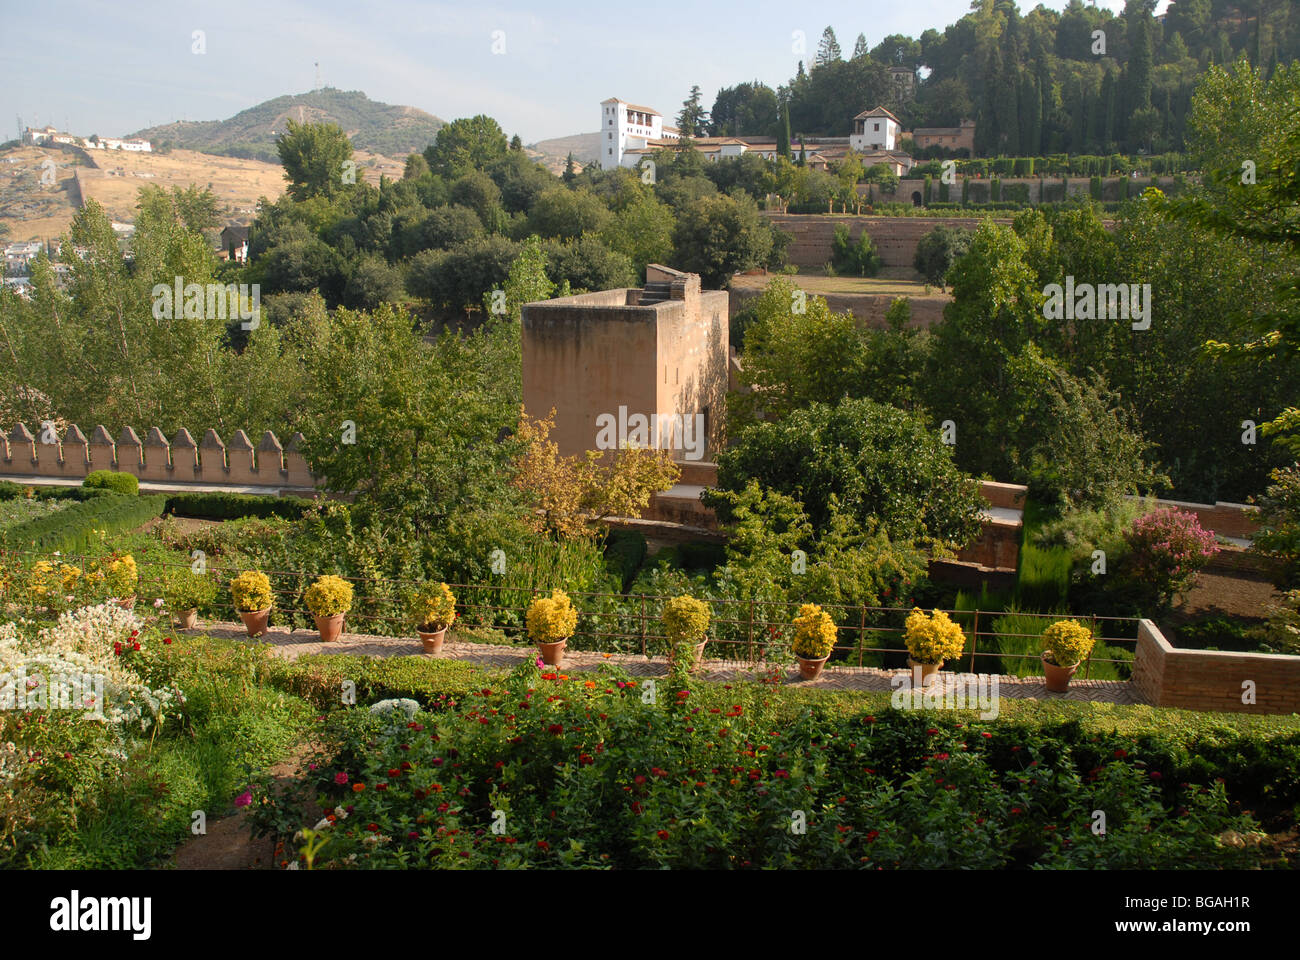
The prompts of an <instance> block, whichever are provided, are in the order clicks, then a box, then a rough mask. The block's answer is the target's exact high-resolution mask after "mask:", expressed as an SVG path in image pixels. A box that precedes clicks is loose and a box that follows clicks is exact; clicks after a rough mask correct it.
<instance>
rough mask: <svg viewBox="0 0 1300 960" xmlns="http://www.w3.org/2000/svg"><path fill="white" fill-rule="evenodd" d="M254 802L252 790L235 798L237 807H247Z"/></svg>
mask: <svg viewBox="0 0 1300 960" xmlns="http://www.w3.org/2000/svg"><path fill="white" fill-rule="evenodd" d="M252 802H253V794H252V791H250V790H245V791H244V792H243V793H241V794H240V795H239V796H237V797H235V806H237V807H246V806H248V805H249V804H250V803H252Z"/></svg>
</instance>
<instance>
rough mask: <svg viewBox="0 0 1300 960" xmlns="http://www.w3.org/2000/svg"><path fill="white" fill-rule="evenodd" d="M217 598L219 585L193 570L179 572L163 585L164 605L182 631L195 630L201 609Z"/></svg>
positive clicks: (168, 578)
mask: <svg viewBox="0 0 1300 960" xmlns="http://www.w3.org/2000/svg"><path fill="white" fill-rule="evenodd" d="M216 598H217V585H216V584H215V583H213V582H212V580H211V578H209V577H206V576H201V575H199V574H197V573H195V572H194V571H192V570H188V569H187V570H180V571H177V572H176V573H173V574H172V575H171V576H169V577H167V579H166V581H165V582H164V583H163V597H162V599H163V603H164V604H165V605H166V607H167V610H168V612H170V613H171V615H172V616H174V617H175V618H176V625H177V626H178V627H180V628H181V629H182V630H193V629H194V628H195V626H196V625H197V624H198V620H199V607H203V606H207V605H208V604H210V603H212V601H213V600H215V599H216Z"/></svg>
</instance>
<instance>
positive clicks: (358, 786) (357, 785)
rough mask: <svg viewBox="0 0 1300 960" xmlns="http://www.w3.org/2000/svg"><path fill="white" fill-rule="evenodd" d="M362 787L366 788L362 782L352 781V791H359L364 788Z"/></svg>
mask: <svg viewBox="0 0 1300 960" xmlns="http://www.w3.org/2000/svg"><path fill="white" fill-rule="evenodd" d="M364 789H366V785H365V784H364V783H354V784H352V792H353V793H360V792H361V791H362V790H364Z"/></svg>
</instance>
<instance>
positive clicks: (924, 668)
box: [907, 657, 943, 686]
mask: <svg viewBox="0 0 1300 960" xmlns="http://www.w3.org/2000/svg"><path fill="white" fill-rule="evenodd" d="M907 666H908V669H910V670H911V671H912V672H913V674H915V672H916V668H917V667H920V668H921V684H922V686H925V685H927V684H931V683H934V681H935V680H936V679H938V676H937V675H938V673H939V671H940V670H942V669H943V662H942V661H940V662H939V663H917V662H916V661H915V660H913V659H912V658H911V657H908V658H907Z"/></svg>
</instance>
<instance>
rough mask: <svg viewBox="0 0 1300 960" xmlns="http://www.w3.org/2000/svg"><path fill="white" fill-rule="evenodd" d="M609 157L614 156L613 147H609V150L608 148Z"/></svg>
mask: <svg viewBox="0 0 1300 960" xmlns="http://www.w3.org/2000/svg"><path fill="white" fill-rule="evenodd" d="M609 155H610V156H611V157H612V156H613V155H614V148H613V147H610V148H609Z"/></svg>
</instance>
